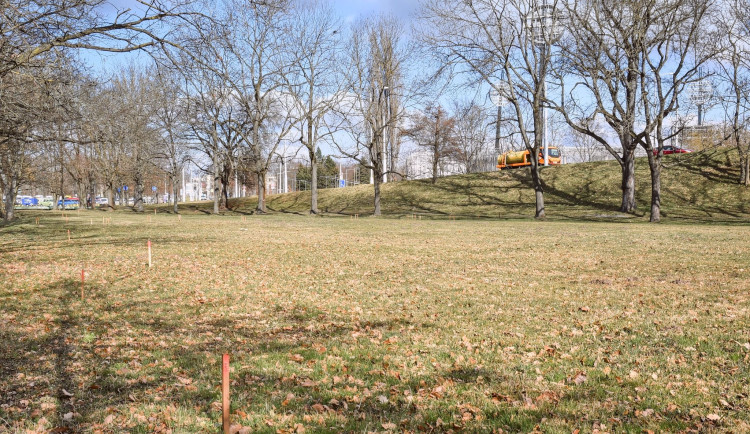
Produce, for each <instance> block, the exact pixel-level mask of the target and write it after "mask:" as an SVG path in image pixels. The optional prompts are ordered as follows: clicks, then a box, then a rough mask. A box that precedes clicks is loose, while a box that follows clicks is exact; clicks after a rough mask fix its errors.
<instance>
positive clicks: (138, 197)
mask: <svg viewBox="0 0 750 434" xmlns="http://www.w3.org/2000/svg"><path fill="white" fill-rule="evenodd" d="M134 181H135V194H133V211H135V212H143V174H142V173H141V172H140V169H136V172H135V179H134Z"/></svg>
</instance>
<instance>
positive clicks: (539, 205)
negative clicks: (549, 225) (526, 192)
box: [531, 158, 546, 219]
mask: <svg viewBox="0 0 750 434" xmlns="http://www.w3.org/2000/svg"><path fill="white" fill-rule="evenodd" d="M531 180H532V182H533V184H534V196H535V199H536V212H535V213H534V218H535V219H544V218H545V217H546V215H545V213H544V188H543V187H542V178H541V176H540V174H539V159H538V158H536V159H532V160H531Z"/></svg>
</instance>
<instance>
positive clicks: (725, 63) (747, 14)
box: [716, 0, 750, 186]
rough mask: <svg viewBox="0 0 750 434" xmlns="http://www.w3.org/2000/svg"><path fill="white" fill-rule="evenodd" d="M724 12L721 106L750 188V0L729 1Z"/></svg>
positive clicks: (743, 180) (719, 60)
mask: <svg viewBox="0 0 750 434" xmlns="http://www.w3.org/2000/svg"><path fill="white" fill-rule="evenodd" d="M725 11H726V12H727V14H726V15H725V16H724V18H725V20H724V21H722V22H720V23H719V24H718V25H719V29H720V32H721V33H722V34H724V35H725V36H724V38H723V40H722V45H724V50H723V51H722V53H721V54H720V55H719V56H718V58H717V62H716V63H717V65H718V68H717V69H718V71H719V74H718V78H719V82H720V83H721V84H722V88H723V89H725V92H724V93H725V95H726V96H725V98H723V99H722V105H723V107H724V110H725V112H726V113H727V116H728V117H729V119H728V122H726V123H727V126H728V131H727V132H726V133H725V140H727V141H730V142H731V143H732V144H733V145H734V146H735V147H736V148H737V151H738V152H739V156H740V177H739V180H738V181H739V183H740V184H743V185H745V186H750V132H749V131H750V48H749V47H748V42H750V1H748V0H728V1H727V2H726V3H725ZM727 15H728V16H727Z"/></svg>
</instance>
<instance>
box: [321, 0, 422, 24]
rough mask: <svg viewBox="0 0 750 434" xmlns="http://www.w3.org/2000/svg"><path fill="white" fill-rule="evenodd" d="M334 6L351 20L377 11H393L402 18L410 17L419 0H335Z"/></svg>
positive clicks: (346, 19)
mask: <svg viewBox="0 0 750 434" xmlns="http://www.w3.org/2000/svg"><path fill="white" fill-rule="evenodd" d="M332 3H333V6H334V8H335V9H336V10H337V11H338V12H339V14H340V15H341V16H342V17H343V18H344V20H345V21H347V22H351V21H352V20H354V19H356V18H357V17H358V16H360V15H368V14H371V13H377V12H392V13H393V14H395V15H396V16H399V17H401V18H408V17H409V15H410V14H411V13H412V12H413V11H414V10H415V9H416V7H417V4H418V0H333V1H332Z"/></svg>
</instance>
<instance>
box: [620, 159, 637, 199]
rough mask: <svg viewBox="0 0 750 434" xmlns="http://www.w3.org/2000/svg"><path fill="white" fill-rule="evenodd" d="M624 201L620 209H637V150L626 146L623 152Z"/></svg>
mask: <svg viewBox="0 0 750 434" xmlns="http://www.w3.org/2000/svg"><path fill="white" fill-rule="evenodd" d="M621 188H622V203H621V205H620V211H621V212H626V213H632V212H634V211H635V150H633V149H627V148H625V149H624V150H623V152H622V186H621Z"/></svg>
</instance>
